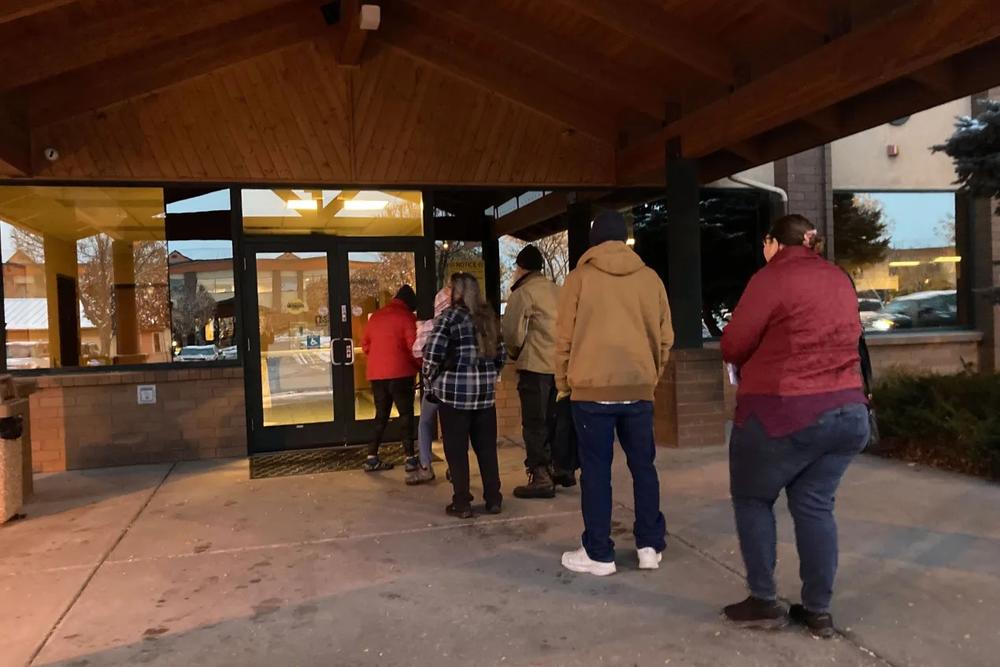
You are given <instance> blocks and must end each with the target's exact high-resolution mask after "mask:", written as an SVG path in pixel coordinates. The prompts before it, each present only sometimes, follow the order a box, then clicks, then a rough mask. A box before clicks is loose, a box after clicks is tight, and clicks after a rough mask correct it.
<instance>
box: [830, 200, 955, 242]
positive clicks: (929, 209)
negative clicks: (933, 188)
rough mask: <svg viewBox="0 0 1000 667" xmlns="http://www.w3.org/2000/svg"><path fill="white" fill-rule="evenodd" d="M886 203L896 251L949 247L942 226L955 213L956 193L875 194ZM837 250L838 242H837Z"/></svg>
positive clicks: (882, 202)
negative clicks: (901, 249) (942, 222)
mask: <svg viewBox="0 0 1000 667" xmlns="http://www.w3.org/2000/svg"><path fill="white" fill-rule="evenodd" d="M869 196H870V197H871V198H872V199H875V200H877V201H878V202H880V203H881V204H882V210H883V211H884V212H885V217H886V219H887V221H888V222H889V229H890V230H891V234H892V247H893V248H934V247H941V246H946V245H949V244H950V243H951V239H950V238H947V237H946V236H944V235H943V234H942V233H941V232H942V230H941V229H940V223H941V221H942V220H944V219H945V218H946V217H947V216H949V215H954V214H955V193H954V192H872V193H869ZM834 243H835V247H836V239H834Z"/></svg>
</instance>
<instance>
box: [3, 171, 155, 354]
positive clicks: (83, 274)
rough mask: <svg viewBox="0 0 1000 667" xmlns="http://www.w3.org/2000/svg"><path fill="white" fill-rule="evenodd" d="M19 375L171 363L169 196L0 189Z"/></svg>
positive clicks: (11, 335)
mask: <svg viewBox="0 0 1000 667" xmlns="http://www.w3.org/2000/svg"><path fill="white" fill-rule="evenodd" d="M0 220H2V221H3V222H2V224H0V231H2V237H0V245H2V248H3V261H4V276H5V279H7V280H9V284H6V283H5V286H4V308H5V312H6V317H7V322H8V341H9V342H10V343H13V345H8V350H7V356H8V366H9V367H10V368H12V369H19V368H21V369H29V368H54V367H60V366H62V367H72V366H77V365H104V364H111V363H120V364H128V363H154V362H159V361H168V360H169V354H168V353H167V352H165V351H164V350H163V346H162V344H161V345H160V349H159V351H158V350H157V346H156V339H157V337H158V336H159V337H160V338H161V339H162V338H163V337H164V336H165V335H169V327H170V315H169V313H170V310H169V298H168V286H167V282H168V281H167V248H166V239H165V236H164V222H163V220H164V206H163V193H162V191H161V190H159V189H154V188H83V187H36V186H0Z"/></svg>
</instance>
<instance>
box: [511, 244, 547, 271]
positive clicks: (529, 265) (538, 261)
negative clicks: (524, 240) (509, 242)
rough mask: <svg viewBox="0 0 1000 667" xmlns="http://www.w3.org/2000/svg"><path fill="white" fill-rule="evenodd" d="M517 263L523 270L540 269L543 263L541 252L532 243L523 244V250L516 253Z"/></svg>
mask: <svg viewBox="0 0 1000 667" xmlns="http://www.w3.org/2000/svg"><path fill="white" fill-rule="evenodd" d="M516 261H517V265H518V266H520V267H521V268H522V269H524V270H525V271H541V270H542V266H543V265H544V260H543V259H542V253H540V252H539V251H538V248H536V247H535V246H533V245H526V246H524V250H522V251H521V252H519V253H517V260H516Z"/></svg>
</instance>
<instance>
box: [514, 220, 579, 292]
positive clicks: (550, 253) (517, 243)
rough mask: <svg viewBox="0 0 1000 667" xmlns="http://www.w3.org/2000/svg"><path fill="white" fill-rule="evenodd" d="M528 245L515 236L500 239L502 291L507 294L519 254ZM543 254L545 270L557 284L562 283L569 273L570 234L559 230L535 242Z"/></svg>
mask: <svg viewBox="0 0 1000 667" xmlns="http://www.w3.org/2000/svg"><path fill="white" fill-rule="evenodd" d="M526 245H528V243H527V242H525V241H521V240H520V239H516V238H514V237H513V236H505V237H503V238H501V239H500V293H501V294H507V293H509V292H510V288H511V286H512V282H513V276H514V270H515V268H517V267H516V265H517V255H518V253H520V252H521V250H523V249H524V247H525V246H526ZM532 245H534V246H535V247H536V248H538V252H540V253H541V254H542V261H543V270H544V272H545V275H547V276H548V277H549V278H551V279H552V280H553V281H554V282H555V283H556V284H557V285H562V284H563V282H565V280H566V276H567V275H569V235H568V233H567V232H557V233H555V234H552V235H550V236H546V237H545V238H542V239H538V240H537V241H535V242H533V243H532Z"/></svg>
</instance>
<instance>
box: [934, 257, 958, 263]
mask: <svg viewBox="0 0 1000 667" xmlns="http://www.w3.org/2000/svg"><path fill="white" fill-rule="evenodd" d="M961 261H962V258H961V257H959V256H958V255H946V256H944V257H935V258H934V263H935V264H958V263H959V262H961Z"/></svg>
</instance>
